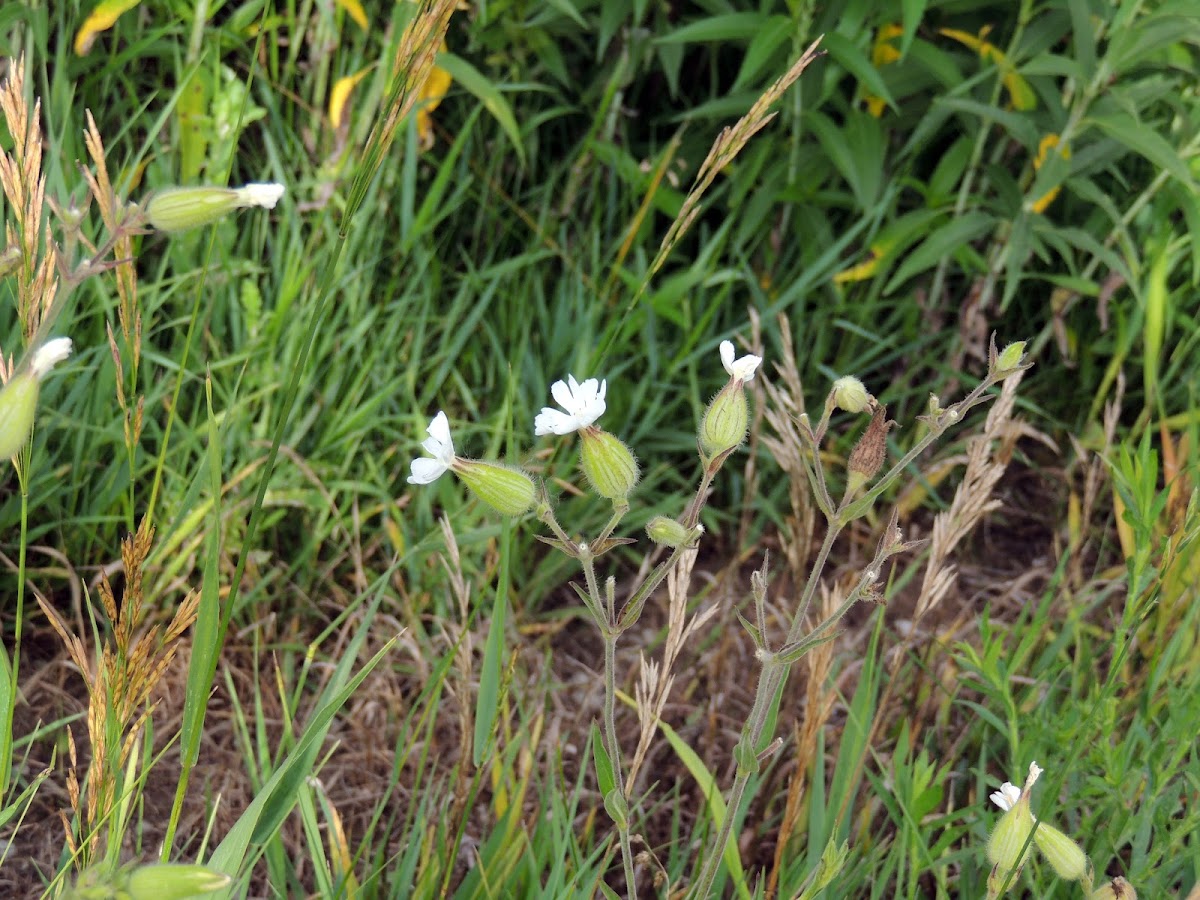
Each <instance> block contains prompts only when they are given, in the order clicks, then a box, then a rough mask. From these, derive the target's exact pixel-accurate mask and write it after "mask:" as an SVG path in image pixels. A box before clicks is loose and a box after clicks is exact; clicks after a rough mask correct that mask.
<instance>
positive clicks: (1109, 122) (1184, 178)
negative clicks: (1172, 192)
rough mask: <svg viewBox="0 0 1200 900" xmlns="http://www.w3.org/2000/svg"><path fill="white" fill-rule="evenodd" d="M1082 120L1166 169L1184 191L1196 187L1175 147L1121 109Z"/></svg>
mask: <svg viewBox="0 0 1200 900" xmlns="http://www.w3.org/2000/svg"><path fill="white" fill-rule="evenodd" d="M1085 123H1086V124H1091V125H1095V126H1096V127H1097V128H1099V129H1100V130H1101V131H1103V132H1104V133H1105V134H1107V135H1108V136H1109V137H1110V138H1112V139H1113V140H1114V141H1116V142H1117V143H1119V144H1121V145H1122V146H1124V147H1126V148H1128V149H1129V150H1132V151H1133V152H1134V153H1136V154H1138V155H1139V156H1142V157H1144V158H1145V159H1147V160H1149V161H1150V162H1151V163H1153V164H1154V165H1155V166H1157V167H1158V168H1160V169H1163V170H1164V171H1166V172H1168V173H1169V174H1170V175H1172V176H1173V177H1174V178H1176V179H1177V180H1178V181H1179V182H1180V183H1181V184H1183V185H1184V186H1185V187H1187V188H1188V190H1191V191H1195V190H1196V189H1197V188H1196V185H1195V183H1194V182H1193V181H1192V174H1191V172H1190V171H1188V167H1187V164H1186V163H1184V161H1183V160H1182V159H1180V157H1179V151H1178V149H1177V148H1175V147H1174V146H1172V145H1171V143H1170V142H1169V141H1167V139H1166V138H1164V137H1163V136H1162V135H1160V134H1159V133H1158V132H1157V131H1155V130H1154V129H1153V128H1152V127H1150V126H1148V125H1146V124H1144V123H1142V122H1139V121H1138V120H1137V119H1135V118H1134V117H1133V116H1131V115H1129V114H1127V113H1121V112H1115V113H1109V114H1107V115H1092V116H1088V118H1087V119H1086V120H1085Z"/></svg>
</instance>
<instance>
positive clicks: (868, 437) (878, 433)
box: [848, 406, 896, 482]
mask: <svg viewBox="0 0 1200 900" xmlns="http://www.w3.org/2000/svg"><path fill="white" fill-rule="evenodd" d="M895 424H896V423H895V422H893V421H891V420H890V419H888V417H887V408H886V407H883V406H877V407H875V411H874V412H873V413H871V422H870V424H868V425H867V430H866V431H864V432H863V435H862V437H860V438H859V439H858V443H857V444H855V445H854V449H853V450H851V451H850V462H849V464H848V468H849V469H850V471H851V472H853V473H856V474H858V475H859V476H861V479H862V481H863V482H866V481H870V480H871V479H872V478H874V477H875V474H876V473H877V472H878V471H879V469H880V467H881V466H882V465H883V461H884V460H885V459H886V458H887V433H888V431H889V430H890V429H891V427H892V426H893V425H895Z"/></svg>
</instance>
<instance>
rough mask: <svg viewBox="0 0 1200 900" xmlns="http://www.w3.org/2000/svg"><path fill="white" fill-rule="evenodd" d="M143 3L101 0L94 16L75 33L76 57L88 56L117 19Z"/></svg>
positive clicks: (134, 0)
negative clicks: (98, 39) (97, 40)
mask: <svg viewBox="0 0 1200 900" xmlns="http://www.w3.org/2000/svg"><path fill="white" fill-rule="evenodd" d="M141 2H142V0H101V2H99V3H97V4H96V8H95V9H93V10H92V14H91V15H90V16H88V17H87V18H86V19H85V20H84V22H83V24H82V25H80V26H79V31H77V32H75V55H76V56H86V55H87V53H88V51H89V50H91V49H92V44H94V43H96V38H97V37H99V36H100V35H101V34H102V33H103V32H105V31H108V29H110V28H112V27H113V26H114V25H115V24H117V19H119V18H120V17H121V14H122V13H126V12H129V10H131V9H133V8H134V7H135V6H137V5H138V4H139V3H141Z"/></svg>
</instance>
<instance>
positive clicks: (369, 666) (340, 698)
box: [207, 594, 396, 877]
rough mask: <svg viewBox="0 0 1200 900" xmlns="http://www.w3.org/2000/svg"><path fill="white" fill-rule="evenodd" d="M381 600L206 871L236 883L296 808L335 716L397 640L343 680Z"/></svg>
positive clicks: (372, 609)
mask: <svg viewBox="0 0 1200 900" xmlns="http://www.w3.org/2000/svg"><path fill="white" fill-rule="evenodd" d="M382 599H383V595H382V594H379V595H378V596H377V597H376V598H375V600H374V601H373V602H372V604H371V607H370V608H369V609H368V611H367V613H366V615H365V616H364V618H363V624H362V626H361V627H360V629H359V631H358V633H357V634H355V636H354V639H353V640H352V641H351V645H350V646H349V647H347V648H346V652H345V653H344V654H343V656H342V658H341V661H340V662H339V663H338V665H337V668H336V669H335V670H334V672H333V673H332V675H331V680H330V683H329V686H328V687H327V688H326V691H325V693H324V695H323V697H322V702H321V703H320V704H319V705H318V707H317V709H316V711H315V712H313V714H312V718H311V719H310V720H309V722H308V725H306V726H305V728H304V732H303V733H302V734H301V735H300V738H299V740H298V741H297V742H296V746H295V747H293V748H292V751H291V752H290V753H289V754H288V755H287V758H286V759H284V761H283V764H282V765H280V767H279V768H278V769H276V770H275V774H274V775H272V776H271V778H270V779H269V780H268V781H267V783H266V784H265V785H263V787H262V790H261V791H259V793H258V796H257V797H255V798H254V801H253V802H252V803H251V804H250V805H249V806H248V807H246V809H245V811H244V812H243V813H242V815H241V816H240V817H239V818H238V820H237V822H235V823H234V825H233V827H232V828H231V829H230V830H229V831H228V833H227V834H226V835H225V838H224V840H222V841H221V843H220V844H219V845H218V847H217V849H216V850H215V851H214V852H213V855H212V857H211V858H210V859H209V860H208V863H207V865H209V866H210V867H211V868H213V869H215V870H216V871H218V872H225V873H226V874H228V875H232V876H235V877H236V876H237V874H238V870H239V869H240V868H241V866H242V864H243V861H244V860H245V858H246V854H247V852H248V851H249V849H250V847H251V846H252V845H254V844H261V843H262V842H263V841H265V840H267V839H268V838H270V837H271V836H272V835H274V834H275V832H276V831H277V830H278V829H279V826H280V825H281V824H282V822H283V820H284V819H285V818H286V817H287V814H288V813H289V812H290V811H291V809H292V807H293V806H294V805H295V802H296V797H297V793H298V791H299V788H300V786H301V785H302V784H303V783H304V779H306V778H308V777H309V776H310V775H311V774H312V769H313V763H314V761H315V760H316V757H317V754H318V753H320V751H321V745H322V744H323V743H324V741H325V735H326V734H327V733H328V731H329V725H330V723H331V722H332V721H333V717H334V715H335V714H336V713H337V711H338V710H339V709H341V708H342V706H343V705H345V703H346V701H347V700H349V699H350V697H351V696H352V695H353V694H354V692H355V691H356V690H358V688H359V687H360V686H361V685H362V683H363V681H365V680H366V677H367V676H368V675H369V674H370V673H371V671H372V670H373V669H374V668H375V667H376V666H377V665H378V664H379V663H380V661H381V660H382V659H383V658H384V657H385V656H386V655H387V654H388V653H390V652H391V650H392V647H393V646H394V645H395V643H396V638H392V639H391V640H389V641H388V642H387V643H386V644H385V645H384V646H383V647H382V648H381V649H380V650H379V652H378V653H376V654H375V655H374V656H373V657H371V659H370V660H368V661H367V663H366V664H365V665H364V666H363V667H362V668H361V669H359V670H358V672H357V673H356V674H355V675H354V677H353V678H350V679H349V680H348V681H347V680H345V675H346V674H347V673H348V671H349V668H350V666H351V665H353V662H354V660H355V658H356V657H357V652H358V648H359V647H360V646H361V645H362V643H363V640H364V639H365V638H366V635H367V632H368V631H369V630H370V629H371V628H373V627H374V625H375V615H374V613H375V610H376V609H378V607H379V603H380V602H381V601H382Z"/></svg>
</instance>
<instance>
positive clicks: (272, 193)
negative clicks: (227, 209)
mask: <svg viewBox="0 0 1200 900" xmlns="http://www.w3.org/2000/svg"><path fill="white" fill-rule="evenodd" d="M283 190H284V188H283V185H282V184H277V183H275V182H270V183H267V184H263V183H261V182H251V183H250V184H247V185H244V186H243V187H240V188H238V189H237V194H238V200H239V202H241V204H242V205H243V206H261V207H262V208H263V209H274V208H275V204H276V203H278V202H279V198H280V197H282V196H283Z"/></svg>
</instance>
